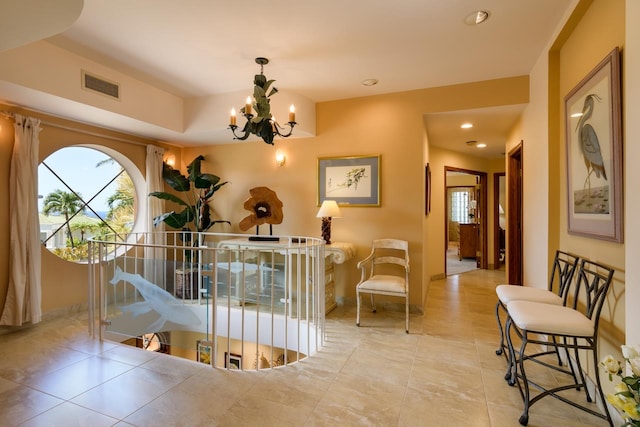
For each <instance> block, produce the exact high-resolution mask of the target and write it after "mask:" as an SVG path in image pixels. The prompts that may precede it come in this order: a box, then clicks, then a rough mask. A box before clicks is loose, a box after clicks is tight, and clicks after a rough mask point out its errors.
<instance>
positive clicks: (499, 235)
mask: <svg viewBox="0 0 640 427" xmlns="http://www.w3.org/2000/svg"><path fill="white" fill-rule="evenodd" d="M505 181H506V174H505V173H504V172H498V173H494V174H493V242H494V244H493V248H494V251H493V267H494V268H495V269H502V268H504V267H505V261H506V257H507V252H506V243H507V241H506V240H507V239H506V237H507V218H506V210H505V209H506V208H507V184H506V182H505Z"/></svg>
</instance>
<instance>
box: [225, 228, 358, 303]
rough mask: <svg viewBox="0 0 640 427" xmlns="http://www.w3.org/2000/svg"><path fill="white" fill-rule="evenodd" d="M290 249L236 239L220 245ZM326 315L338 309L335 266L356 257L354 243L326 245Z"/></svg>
mask: <svg viewBox="0 0 640 427" xmlns="http://www.w3.org/2000/svg"><path fill="white" fill-rule="evenodd" d="M278 246H280V247H283V248H288V247H290V246H289V242H288V241H287V240H283V241H282V242H261V241H251V240H249V239H246V238H236V239H229V240H224V241H222V242H220V243H218V247H222V248H230V249H232V248H241V249H263V248H269V247H271V248H273V247H278ZM324 255H325V264H324V266H325V276H324V277H325V283H324V286H325V314H326V313H328V312H330V311H331V310H333V309H334V308H336V305H337V303H336V284H335V264H343V263H345V262H347V261H349V260H350V259H352V258H353V257H354V256H355V255H356V248H355V246H354V244H353V243H347V242H333V243H331V244H330V245H325V249H324Z"/></svg>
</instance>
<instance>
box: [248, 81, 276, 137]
mask: <svg viewBox="0 0 640 427" xmlns="http://www.w3.org/2000/svg"><path fill="white" fill-rule="evenodd" d="M273 82H275V80H267V78H266V77H265V75H264V74H262V73H260V74H256V75H255V76H254V79H253V98H254V99H255V104H254V108H255V110H256V115H255V116H254V117H253V118H252V119H251V120H248V121H247V124H246V125H245V126H244V129H243V132H249V133H252V134H254V135H258V136H260V137H261V138H262V139H263V141H264V142H266V143H267V144H271V145H273V125H272V123H271V118H272V117H273V116H272V115H271V104H270V102H271V101H270V99H269V98H270V97H271V96H272V95H274V94H276V93H278V89H277V88H276V87H273V88H271V85H272V84H273ZM270 88H271V91H269V89H270ZM267 92H268V94H267ZM240 111H241V112H242V113H243V114H244V113H245V108H244V107H243V108H241V109H240ZM247 136H248V134H247Z"/></svg>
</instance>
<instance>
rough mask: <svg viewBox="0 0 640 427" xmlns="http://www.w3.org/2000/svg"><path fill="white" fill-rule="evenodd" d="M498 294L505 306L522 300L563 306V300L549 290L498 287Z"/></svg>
mask: <svg viewBox="0 0 640 427" xmlns="http://www.w3.org/2000/svg"><path fill="white" fill-rule="evenodd" d="M496 294H497V295H498V299H499V300H500V301H501V302H502V303H503V304H504V305H509V303H511V302H512V301H520V300H522V301H534V302H541V303H544V304H553V305H562V298H560V296H558V294H556V293H554V292H551V291H549V290H547V289H540V288H532V287H531V286H518V285H498V286H497V287H496Z"/></svg>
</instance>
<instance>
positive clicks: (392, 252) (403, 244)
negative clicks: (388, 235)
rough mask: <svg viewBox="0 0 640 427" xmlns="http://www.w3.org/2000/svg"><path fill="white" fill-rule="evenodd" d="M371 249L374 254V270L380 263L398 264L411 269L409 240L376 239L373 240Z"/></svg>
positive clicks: (407, 269)
mask: <svg viewBox="0 0 640 427" xmlns="http://www.w3.org/2000/svg"><path fill="white" fill-rule="evenodd" d="M371 251H372V253H373V254H374V259H373V270H375V268H376V266H377V265H380V264H396V265H399V266H402V267H404V268H405V270H406V271H407V272H408V271H409V242H407V241H405V240H398V239H376V240H374V241H373V244H372V249H371ZM373 273H374V272H373V271H372V274H373Z"/></svg>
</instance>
